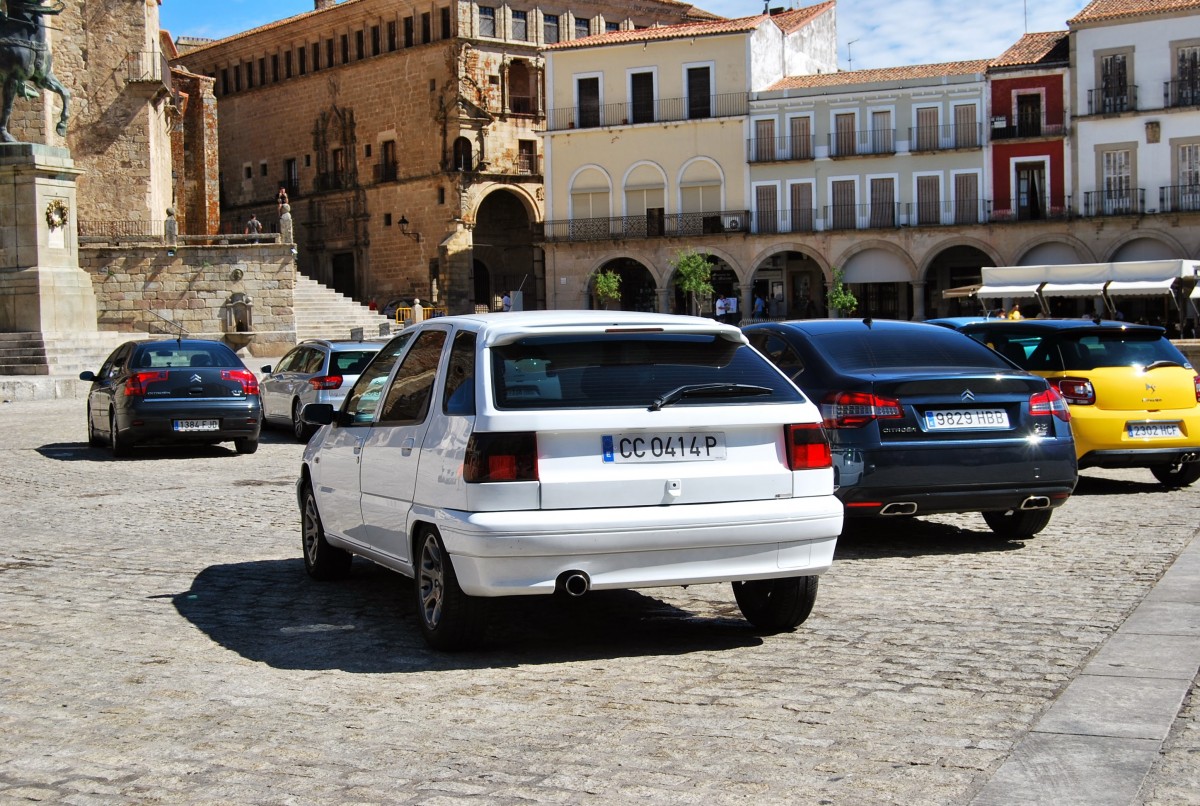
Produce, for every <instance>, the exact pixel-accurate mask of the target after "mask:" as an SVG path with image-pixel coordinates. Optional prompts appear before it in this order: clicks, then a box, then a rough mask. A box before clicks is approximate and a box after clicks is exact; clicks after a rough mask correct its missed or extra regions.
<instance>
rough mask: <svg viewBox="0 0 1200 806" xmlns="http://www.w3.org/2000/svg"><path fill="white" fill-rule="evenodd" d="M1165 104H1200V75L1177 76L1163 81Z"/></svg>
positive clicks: (1170, 105) (1177, 105)
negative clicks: (1172, 79) (1171, 79)
mask: <svg viewBox="0 0 1200 806" xmlns="http://www.w3.org/2000/svg"><path fill="white" fill-rule="evenodd" d="M1163 106H1165V107H1166V108H1168V109H1173V108H1175V107H1180V106H1200V77H1196V76H1193V77H1191V78H1177V79H1175V80H1174V81H1165V82H1163Z"/></svg>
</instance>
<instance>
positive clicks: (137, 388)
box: [125, 369, 167, 397]
mask: <svg viewBox="0 0 1200 806" xmlns="http://www.w3.org/2000/svg"><path fill="white" fill-rule="evenodd" d="M166 379H167V370H165V369H158V370H151V371H149V372H135V373H133V374H132V375H130V376H129V377H128V378H126V379H125V396H126V397H145V396H146V386H147V384H151V383H154V382H156V381H165V380H166Z"/></svg>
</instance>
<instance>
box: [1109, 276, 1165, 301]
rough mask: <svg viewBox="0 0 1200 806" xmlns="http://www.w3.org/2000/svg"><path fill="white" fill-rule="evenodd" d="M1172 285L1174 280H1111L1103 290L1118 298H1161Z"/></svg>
mask: <svg viewBox="0 0 1200 806" xmlns="http://www.w3.org/2000/svg"><path fill="white" fill-rule="evenodd" d="M1174 285H1175V280H1113V281H1111V282H1110V283H1109V284H1108V287H1107V288H1106V289H1105V290H1106V291H1107V292H1108V293H1109V294H1111V295H1115V296H1118V297H1135V296H1137V297H1142V296H1161V295H1163V294H1169V293H1170V292H1171V288H1172V286H1174Z"/></svg>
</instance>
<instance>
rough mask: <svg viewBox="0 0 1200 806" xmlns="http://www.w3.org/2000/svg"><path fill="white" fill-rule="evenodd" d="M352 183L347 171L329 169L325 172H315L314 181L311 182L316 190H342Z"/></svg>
mask: <svg viewBox="0 0 1200 806" xmlns="http://www.w3.org/2000/svg"><path fill="white" fill-rule="evenodd" d="M353 184H354V183H353V182H352V181H351V179H350V176H349V174H348V173H345V172H342V171H329V172H327V173H320V174H317V176H316V181H315V182H314V183H313V187H314V188H315V189H316V190H318V191H320V190H343V189H345V188H349V187H353Z"/></svg>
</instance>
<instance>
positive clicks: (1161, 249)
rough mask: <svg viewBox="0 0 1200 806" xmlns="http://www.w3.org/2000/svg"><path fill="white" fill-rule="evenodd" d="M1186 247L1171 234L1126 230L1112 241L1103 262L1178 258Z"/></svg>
mask: <svg viewBox="0 0 1200 806" xmlns="http://www.w3.org/2000/svg"><path fill="white" fill-rule="evenodd" d="M1186 257H1187V249H1185V248H1184V246H1183V244H1182V243H1180V242H1179V241H1178V240H1176V238H1175V237H1174V236H1173V235H1170V234H1169V233H1166V232H1158V231H1156V230H1147V229H1142V230H1136V231H1134V232H1128V233H1126V234H1125V235H1123V236H1122V237H1120V238H1118V239H1117V240H1116V241H1114V242H1113V244H1112V246H1111V247H1109V250H1108V253H1107V254H1106V255H1105V256H1104V260H1103V262H1118V261H1127V260H1178V259H1183V258H1186Z"/></svg>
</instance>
